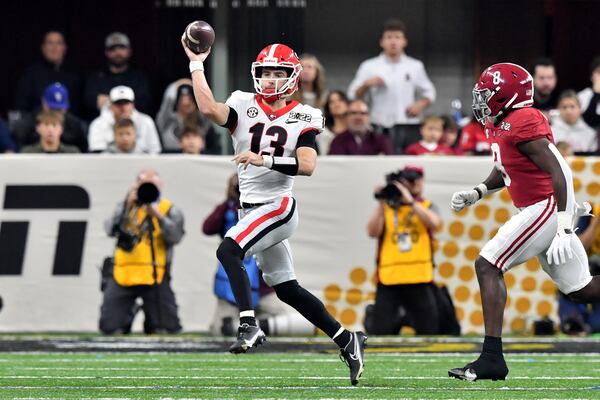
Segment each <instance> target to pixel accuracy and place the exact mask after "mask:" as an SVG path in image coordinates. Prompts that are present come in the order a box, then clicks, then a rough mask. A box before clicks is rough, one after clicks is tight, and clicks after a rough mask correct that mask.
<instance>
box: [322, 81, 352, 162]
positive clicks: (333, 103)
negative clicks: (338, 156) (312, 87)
mask: <svg viewBox="0 0 600 400" xmlns="http://www.w3.org/2000/svg"><path fill="white" fill-rule="evenodd" d="M323 116H324V117H325V128H324V129H323V132H321V134H320V135H317V147H318V148H319V154H321V155H323V154H327V153H329V146H330V145H331V141H332V140H333V138H335V137H336V136H337V135H339V134H340V133H342V132H344V131H345V130H346V129H348V123H347V118H348V97H346V93H344V92H342V91H341V90H332V91H331V92H329V94H328V95H327V98H326V99H325V105H324V110H323Z"/></svg>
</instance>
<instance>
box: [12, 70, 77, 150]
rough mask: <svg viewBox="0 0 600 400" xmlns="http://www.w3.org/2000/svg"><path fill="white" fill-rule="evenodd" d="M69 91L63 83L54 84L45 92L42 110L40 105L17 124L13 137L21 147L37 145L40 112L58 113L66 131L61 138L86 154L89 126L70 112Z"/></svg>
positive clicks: (42, 99) (24, 115) (23, 116)
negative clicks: (37, 126)
mask: <svg viewBox="0 0 600 400" xmlns="http://www.w3.org/2000/svg"><path fill="white" fill-rule="evenodd" d="M69 100H70V96H69V91H68V89H67V88H66V86H64V85H63V84H62V83H59V82H54V83H52V84H50V85H48V87H46V89H45V90H44V94H43V96H42V98H41V108H40V106H39V105H38V107H37V109H36V112H35V113H25V114H23V115H22V116H21V119H20V120H19V121H17V122H16V123H15V127H14V129H13V136H14V138H15V140H16V141H17V143H18V144H19V146H20V147H23V146H25V145H28V144H33V143H36V142H37V141H38V139H39V136H38V135H37V133H36V129H35V126H36V119H35V115H36V114H37V113H39V112H40V110H44V111H48V110H52V111H56V112H57V113H59V114H62V116H63V121H64V124H63V125H64V129H63V133H62V136H61V138H60V140H61V142H63V143H64V144H69V145H73V146H77V148H78V149H79V151H80V152H82V153H85V152H87V149H88V142H87V124H86V123H85V122H84V121H83V120H82V119H81V118H79V117H77V116H76V115H74V114H72V113H71V112H70V111H69V110H70V107H71V102H70V101H69Z"/></svg>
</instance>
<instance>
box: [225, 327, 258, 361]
mask: <svg viewBox="0 0 600 400" xmlns="http://www.w3.org/2000/svg"><path fill="white" fill-rule="evenodd" d="M266 340H267V336H266V335H265V333H264V332H263V331H262V329H260V328H259V327H258V326H253V325H248V324H242V325H240V327H239V328H238V335H237V340H236V341H235V343H234V344H232V345H231V347H229V351H230V352H231V353H233V354H239V353H245V352H246V351H248V349H250V348H252V347H256V346H258V345H259V344H262V343H263V342H266Z"/></svg>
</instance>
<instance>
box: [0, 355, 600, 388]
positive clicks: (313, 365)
mask: <svg viewBox="0 0 600 400" xmlns="http://www.w3.org/2000/svg"><path fill="white" fill-rule="evenodd" d="M472 358H473V355H470V354H460V355H456V354H367V355H366V369H365V373H364V375H363V378H362V379H361V382H360V384H359V386H357V387H352V386H351V385H350V383H349V379H348V371H347V368H346V366H345V365H344V364H343V363H342V362H341V361H339V359H338V357H337V354H334V353H331V354H325V353H317V354H307V353H260V352H257V353H255V354H245V355H240V356H234V355H230V354H224V353H223V354H220V353H195V354H194V353H192V354H190V353H170V354H169V353H64V352H62V353H61V352H56V353H45V352H43V353H0V398H2V399H7V398H10V399H21V398H23V399H25V398H26V399H37V398H44V399H59V398H60V399H87V398H93V399H96V398H104V399H107V398H119V399H123V398H132V399H159V398H186V399H192V398H194V399H197V398H206V399H214V398H219V399H223V398H227V399H229V398H231V399H254V398H263V399H264V398H269V399H281V398H288V399H316V398H326V399H525V398H526V399H600V355H599V354H598V353H595V354H584V355H581V354H578V355H574V354H529V355H508V356H507V362H508V364H509V368H510V370H511V371H510V374H509V379H508V380H507V381H503V382H487V381H482V382H463V381H458V380H455V379H450V378H448V377H447V374H446V370H447V369H448V368H450V367H455V366H460V365H463V364H464V363H465V362H467V361H471V360H472Z"/></svg>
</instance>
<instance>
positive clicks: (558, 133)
mask: <svg viewBox="0 0 600 400" xmlns="http://www.w3.org/2000/svg"><path fill="white" fill-rule="evenodd" d="M558 110H559V115H558V116H557V117H553V118H552V119H551V120H550V122H551V125H552V133H553V134H554V140H555V141H557V142H561V141H564V142H568V143H569V144H570V145H571V146H572V147H573V151H574V152H580V153H591V152H595V151H596V150H598V135H597V134H596V131H595V130H594V129H592V128H590V127H589V126H588V124H586V123H585V121H584V120H583V118H581V107H580V105H579V99H578V98H577V93H575V91H573V90H565V91H564V92H563V93H562V94H561V95H560V98H559V100H558Z"/></svg>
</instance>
